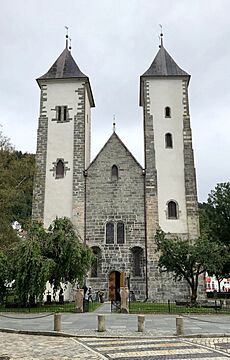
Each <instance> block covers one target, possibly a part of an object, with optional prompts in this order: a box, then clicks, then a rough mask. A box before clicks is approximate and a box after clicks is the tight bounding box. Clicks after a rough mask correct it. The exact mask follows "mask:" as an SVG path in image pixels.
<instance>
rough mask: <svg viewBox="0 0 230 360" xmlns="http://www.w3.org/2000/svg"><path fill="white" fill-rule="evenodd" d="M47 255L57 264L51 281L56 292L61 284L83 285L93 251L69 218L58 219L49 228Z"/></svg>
mask: <svg viewBox="0 0 230 360" xmlns="http://www.w3.org/2000/svg"><path fill="white" fill-rule="evenodd" d="M45 251H46V254H47V256H48V257H49V258H51V259H53V260H54V262H55V267H54V268H53V271H52V273H51V275H50V278H49V281H50V283H51V284H52V285H53V286H54V291H56V290H57V289H58V288H60V283H61V282H62V283H67V282H70V283H74V282H75V281H76V280H78V282H79V283H81V284H82V282H83V279H84V277H85V275H86V273H87V271H88V270H89V267H90V265H91V261H92V252H91V250H90V249H89V248H88V247H87V246H85V245H84V244H82V243H81V242H80V241H79V239H78V237H77V235H76V232H75V230H74V227H73V224H72V223H71V221H70V220H69V219H68V218H65V217H64V218H56V219H55V220H54V221H53V223H52V224H51V226H50V227H49V236H48V238H47V242H46V246H45Z"/></svg>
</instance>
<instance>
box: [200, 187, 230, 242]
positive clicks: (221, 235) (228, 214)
mask: <svg viewBox="0 0 230 360" xmlns="http://www.w3.org/2000/svg"><path fill="white" fill-rule="evenodd" d="M201 217H202V223H201V224H202V225H203V226H202V228H203V231H204V232H206V233H207V234H208V236H209V238H210V240H212V241H218V242H221V243H224V244H225V245H227V246H228V245H229V244H230V182H226V183H220V184H217V185H216V187H215V189H214V190H212V191H211V193H210V194H209V196H208V200H207V203H203V204H202V208H201Z"/></svg>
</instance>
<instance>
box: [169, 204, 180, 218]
mask: <svg viewBox="0 0 230 360" xmlns="http://www.w3.org/2000/svg"><path fill="white" fill-rule="evenodd" d="M177 218H178V211H177V204H176V202H175V201H169V202H168V219H177Z"/></svg>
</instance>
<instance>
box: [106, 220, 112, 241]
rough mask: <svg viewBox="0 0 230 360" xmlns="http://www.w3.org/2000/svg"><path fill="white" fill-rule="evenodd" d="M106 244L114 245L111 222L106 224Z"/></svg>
mask: <svg viewBox="0 0 230 360" xmlns="http://www.w3.org/2000/svg"><path fill="white" fill-rule="evenodd" d="M105 236H106V244H113V243H114V224H113V223H112V222H108V223H107V224H106V235H105Z"/></svg>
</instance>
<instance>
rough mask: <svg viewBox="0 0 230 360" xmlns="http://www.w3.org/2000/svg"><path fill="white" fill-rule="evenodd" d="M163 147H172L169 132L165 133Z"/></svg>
mask: <svg viewBox="0 0 230 360" xmlns="http://www.w3.org/2000/svg"><path fill="white" fill-rule="evenodd" d="M165 147H166V148H168V149H172V147H173V140H172V134H170V133H167V134H165Z"/></svg>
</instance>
